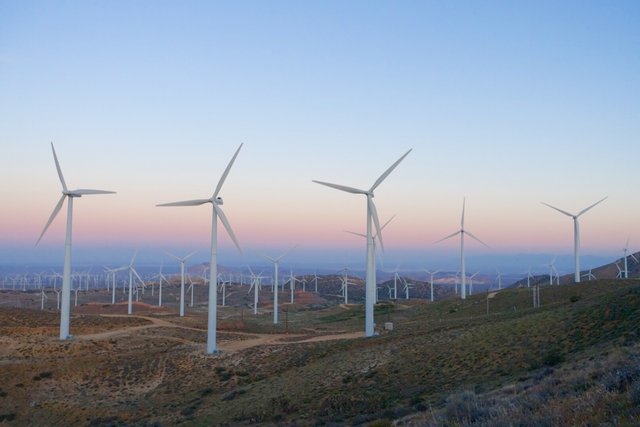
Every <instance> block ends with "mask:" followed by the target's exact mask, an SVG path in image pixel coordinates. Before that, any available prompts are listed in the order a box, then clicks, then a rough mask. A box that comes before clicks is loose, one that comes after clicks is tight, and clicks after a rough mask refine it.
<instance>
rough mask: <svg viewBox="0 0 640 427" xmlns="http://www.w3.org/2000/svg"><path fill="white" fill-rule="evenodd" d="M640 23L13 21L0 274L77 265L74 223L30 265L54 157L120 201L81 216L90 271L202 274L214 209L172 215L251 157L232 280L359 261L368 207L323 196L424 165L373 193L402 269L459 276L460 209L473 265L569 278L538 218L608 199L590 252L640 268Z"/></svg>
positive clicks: (322, 6)
mask: <svg viewBox="0 0 640 427" xmlns="http://www.w3.org/2000/svg"><path fill="white" fill-rule="evenodd" d="M638 22H640V3H638V2H637V1H615V2H602V1H563V2H557V1H536V2H505V1H482V2H479V1H455V2H445V1H415V2H413V1H397V2H388V1H349V2H344V1H322V2H298V1H269V2H265V1H228V2H213V1H203V2H198V1H185V2H171V1H135V2H129V1H93V2H81V1H56V2H48V1H38V2H31V1H20V2H15V1H10V0H0V144H1V145H0V147H1V153H2V155H1V156H0V179H1V180H2V183H3V184H2V186H1V187H0V196H1V197H2V201H3V203H2V205H3V207H2V209H0V260H1V261H0V263H21V262H24V263H25V264H29V263H31V264H33V263H38V262H54V263H55V262H59V263H60V264H61V263H62V258H63V254H64V227H65V216H66V210H63V211H62V212H61V213H60V214H59V216H58V217H57V218H56V220H55V222H54V223H53V224H52V226H51V228H50V229H49V230H48V231H47V234H46V235H45V237H44V238H43V240H42V241H41V242H40V244H39V245H38V246H37V247H35V246H34V244H35V242H36V240H37V238H38V236H39V234H40V232H41V231H42V228H43V227H44V224H45V223H46V221H47V219H48V217H49V215H50V213H51V211H52V210H53V207H54V206H55V204H56V202H57V200H58V198H59V197H60V190H61V187H60V182H59V180H58V178H57V174H56V170H55V166H54V162H53V156H52V153H51V147H50V142H53V143H54V144H55V148H56V151H57V155H58V158H59V160H60V164H61V167H62V171H63V173H64V176H65V179H66V181H67V184H68V186H69V187H70V188H97V189H105V190H113V191H116V192H117V194H115V195H100V196H86V197H83V198H80V199H76V200H75V203H74V222H73V242H74V260H76V261H78V262H96V263H112V262H124V260H126V259H128V258H129V257H130V256H131V254H132V253H133V251H134V250H135V249H136V248H138V249H140V251H141V252H140V257H141V259H143V260H147V261H149V262H151V261H153V260H158V262H160V259H161V258H163V257H164V258H165V261H166V256H164V255H163V253H162V251H163V250H169V251H174V252H183V253H184V254H186V253H188V252H191V251H193V250H198V251H199V252H198V255H197V256H196V257H195V258H197V259H198V261H205V260H208V251H209V239H210V227H211V224H210V222H211V207H210V205H205V206H200V207H181V208H174V207H172V208H159V207H156V206H155V205H156V204H158V203H164V202H173V201H179V200H188V199H195V198H208V197H210V196H211V194H212V193H213V190H214V188H215V186H216V184H217V182H218V179H219V178H220V176H221V174H222V171H223V170H224V168H225V167H226V165H227V163H228V162H229V160H230V158H231V156H232V155H233V153H234V152H235V150H236V149H237V147H238V146H239V145H240V143H243V144H244V145H243V148H242V149H241V151H240V154H239V155H238V158H237V160H236V163H235V164H234V166H233V168H232V170H231V173H230V174H229V176H228V179H227V181H226V182H225V184H224V187H223V189H222V191H221V193H220V195H221V196H222V197H223V199H224V202H225V204H224V206H223V209H224V211H225V213H226V215H227V216H228V218H229V221H230V222H231V225H232V227H233V229H234V231H235V233H236V235H237V237H238V240H239V242H240V244H241V246H242V249H243V253H244V256H242V257H241V256H240V255H239V254H238V252H237V250H236V249H235V248H234V247H233V245H232V244H231V243H230V240H229V238H228V236H227V235H226V233H225V232H224V231H223V229H222V227H220V232H219V242H220V258H219V259H220V261H221V262H222V263H225V262H226V263H244V262H248V261H251V260H256V259H259V256H258V255H257V254H258V253H259V252H266V253H268V254H270V255H272V256H276V255H278V254H279V253H280V252H282V251H284V250H286V249H287V248H289V247H291V246H294V245H297V246H296V248H295V249H294V250H293V251H292V254H291V255H290V259H291V260H292V261H291V262H294V261H295V262H300V263H307V264H314V263H321V262H327V263H335V264H342V263H344V264H347V263H351V264H354V265H357V264H358V263H360V264H363V263H364V250H365V246H364V240H363V239H361V238H359V237H355V236H352V235H349V234H346V233H344V232H343V230H345V229H348V230H353V231H356V232H363V231H364V229H365V219H366V201H365V198H364V197H363V196H359V195H352V194H347V193H343V192H340V191H336V190H333V189H330V188H327V187H322V186H320V185H317V184H314V183H312V180H313V179H316V180H322V181H329V182H335V183H339V184H344V185H348V186H353V187H358V188H365V189H366V188H368V187H370V186H371V185H372V184H373V182H374V181H375V180H376V179H377V177H378V176H379V175H380V174H381V173H382V172H383V171H384V170H385V169H386V168H387V167H389V166H390V165H391V164H392V163H393V162H394V161H395V160H396V159H397V158H399V157H400V156H401V155H402V154H404V153H405V152H406V151H407V150H409V149H412V152H411V153H410V154H409V155H408V156H407V157H406V158H405V160H404V161H403V162H402V163H401V164H400V165H399V166H398V167H397V169H396V170H394V171H393V173H392V174H391V175H390V176H389V177H388V178H387V179H386V180H385V181H384V182H383V183H382V184H381V185H380V186H379V187H378V189H377V190H376V192H375V199H374V200H375V202H376V206H377V208H378V212H379V214H380V217H381V220H382V221H385V220H386V219H388V218H390V217H391V216H392V215H394V214H395V215H396V218H395V219H394V220H393V222H391V223H390V224H389V226H388V227H387V228H386V229H385V233H384V240H385V249H386V250H385V254H384V260H385V263H386V264H387V265H405V266H408V265H410V264H411V265H414V266H418V265H420V266H430V265H432V266H433V265H434V264H436V263H439V264H441V265H445V264H446V265H447V268H449V267H448V266H449V265H454V266H455V264H456V263H457V262H459V261H457V257H458V256H459V255H458V251H459V250H458V245H459V241H458V240H457V239H450V240H448V241H445V242H442V243H439V244H434V242H435V241H436V240H438V239H440V238H441V237H444V236H445V235H447V234H450V233H452V232H454V231H455V230H457V229H458V228H459V224H460V213H461V208H462V200H463V198H464V197H466V219H465V225H466V228H468V229H469V230H470V231H471V232H472V233H473V234H474V235H475V236H477V237H479V238H480V239H482V240H483V241H484V242H486V243H487V244H488V245H489V248H487V247H484V246H482V245H480V244H477V243H473V242H469V243H468V244H467V253H468V255H469V257H470V258H471V259H473V257H476V258H475V259H477V260H482V261H478V262H477V263H478V265H479V268H486V269H494V268H505V267H508V266H507V265H506V264H510V263H512V261H513V259H514V257H517V258H518V259H519V260H522V259H523V257H524V261H521V262H519V265H518V267H517V268H521V266H520V264H523V265H524V264H527V263H529V264H530V263H531V262H534V263H535V266H534V267H535V268H538V264H539V263H540V259H547V258H549V257H552V256H558V257H564V258H566V259H568V260H570V255H571V254H572V251H573V226H572V222H571V219H570V218H569V217H565V216H563V215H561V214H560V213H558V212H556V211H553V210H552V209H550V208H548V207H546V206H543V205H542V204H541V203H540V202H542V201H544V202H547V203H549V204H552V205H554V206H557V207H559V208H561V209H563V210H567V211H569V212H578V211H580V210H582V209H583V208H585V207H587V206H588V205H590V204H592V203H594V202H596V201H597V200H599V199H601V198H603V197H605V196H608V199H607V200H606V201H605V202H603V203H602V204H601V205H598V206H597V207H595V208H594V209H593V210H592V211H589V212H588V213H587V214H585V215H584V216H583V217H581V240H582V242H581V247H582V254H583V255H584V256H586V257H587V259H588V257H589V256H591V257H595V258H592V259H598V260H601V259H611V260H613V259H615V258H616V257H620V256H621V254H622V252H621V249H622V248H623V247H624V245H625V241H626V239H627V238H629V239H630V243H629V247H630V249H631V250H632V251H634V252H635V251H637V250H638V249H639V248H640V231H639V230H638V227H637V217H638V214H639V213H640V198H638V197H635V196H634V195H635V193H636V192H635V188H636V186H637V184H638V179H637V178H638V173H637V164H638V158H639V156H638V154H640V145H639V144H638V135H640V120H639V119H640V50H638V46H640V26H639V25H638ZM528 255H530V256H531V257H532V258H531V259H532V260H534V259H535V261H527V260H526V256H528ZM536 257H537V258H536ZM598 257H600V258H598ZM564 258H563V259H564ZM480 264H482V265H480ZM568 265H570V263H568ZM433 268H438V266H434V267H433ZM453 268H455V267H453ZM539 268H540V269H542V268H543V267H539ZM568 268H569V267H568Z"/></svg>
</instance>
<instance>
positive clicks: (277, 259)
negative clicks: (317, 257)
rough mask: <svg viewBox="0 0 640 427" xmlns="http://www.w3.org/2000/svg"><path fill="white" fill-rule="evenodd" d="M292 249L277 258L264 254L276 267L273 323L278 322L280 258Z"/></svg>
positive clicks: (274, 267)
mask: <svg viewBox="0 0 640 427" xmlns="http://www.w3.org/2000/svg"><path fill="white" fill-rule="evenodd" d="M291 249H293V248H290V249H287V250H286V251H285V252H284V253H283V254H282V255H280V256H279V257H277V258H271V257H270V256H267V255H262V257H263V258H265V259H267V260H269V261H271V262H272V263H273V269H274V278H273V324H274V325H277V324H278V266H279V264H280V260H281V259H282V258H284V256H285V255H287V254H288V253H289V251H291Z"/></svg>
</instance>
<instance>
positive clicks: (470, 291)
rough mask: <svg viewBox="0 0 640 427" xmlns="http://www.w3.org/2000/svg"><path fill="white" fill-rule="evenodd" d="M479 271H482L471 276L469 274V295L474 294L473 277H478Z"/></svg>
mask: <svg viewBox="0 0 640 427" xmlns="http://www.w3.org/2000/svg"><path fill="white" fill-rule="evenodd" d="M478 273H480V272H479V271H476V272H475V273H473V274H472V275H471V276H469V295H473V278H474V277H476V276H477V275H478Z"/></svg>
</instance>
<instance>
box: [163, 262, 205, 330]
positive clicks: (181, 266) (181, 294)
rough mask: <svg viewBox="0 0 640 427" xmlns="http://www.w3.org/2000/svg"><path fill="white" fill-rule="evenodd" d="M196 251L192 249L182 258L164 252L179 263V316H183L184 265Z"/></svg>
mask: <svg viewBox="0 0 640 427" xmlns="http://www.w3.org/2000/svg"><path fill="white" fill-rule="evenodd" d="M196 252H198V251H193V252H191V253H190V254H189V255H187V256H184V257H182V258H180V257H177V256H175V255H173V254H171V253H169V252H165V253H166V254H167V255H169V256H170V257H171V258H173V259H175V260H176V261H178V262H179V263H180V317H184V265H185V263H186V262H187V260H188V259H189V258H191V257H192V256H193V255H195V254H196Z"/></svg>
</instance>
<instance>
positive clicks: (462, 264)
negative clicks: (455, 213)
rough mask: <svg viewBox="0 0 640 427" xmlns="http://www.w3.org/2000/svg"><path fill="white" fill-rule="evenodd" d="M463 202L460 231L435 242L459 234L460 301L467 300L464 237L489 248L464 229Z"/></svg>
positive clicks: (463, 200)
mask: <svg viewBox="0 0 640 427" xmlns="http://www.w3.org/2000/svg"><path fill="white" fill-rule="evenodd" d="M465 202H466V200H465V199H462V218H461V220H460V230H458V231H456V232H455V233H451V234H450V235H448V236H446V237H443V238H442V239H440V240H438V241H437V242H435V243H439V242H442V241H444V240H447V239H450V238H452V237H455V236H457V235H458V234H460V280H461V285H460V296H461V298H462V299H465V298H467V290H466V277H467V275H466V272H465V262H464V235H465V234H468V235H469V237H471V238H472V239H474V240H476V241H478V242H480V243H482V244H483V245H485V246H486V247H489V245H487V244H486V243H484V242H483V241H482V240H480V239H478V238H477V237H476V236H474V235H473V234H471V233H470V232H469V231H468V230H465V229H464V208H465Z"/></svg>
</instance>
